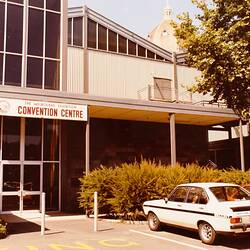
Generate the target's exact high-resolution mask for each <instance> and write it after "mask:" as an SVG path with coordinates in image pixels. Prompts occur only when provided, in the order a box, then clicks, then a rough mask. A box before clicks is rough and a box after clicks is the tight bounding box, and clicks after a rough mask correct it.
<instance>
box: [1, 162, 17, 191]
mask: <svg viewBox="0 0 250 250" xmlns="http://www.w3.org/2000/svg"><path fill="white" fill-rule="evenodd" d="M19 190H20V165H3V191H19Z"/></svg>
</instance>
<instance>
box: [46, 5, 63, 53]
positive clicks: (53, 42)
mask: <svg viewBox="0 0 250 250" xmlns="http://www.w3.org/2000/svg"><path fill="white" fill-rule="evenodd" d="M47 2H50V1H47ZM45 44H46V52H45V54H46V57H51V58H60V15H59V14H56V13H51V12H47V13H46V43H45Z"/></svg>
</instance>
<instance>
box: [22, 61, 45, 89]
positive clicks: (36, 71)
mask: <svg viewBox="0 0 250 250" xmlns="http://www.w3.org/2000/svg"><path fill="white" fill-rule="evenodd" d="M42 79H43V59H39V58H31V57H28V59H27V84H26V85H27V87H31V88H42Z"/></svg>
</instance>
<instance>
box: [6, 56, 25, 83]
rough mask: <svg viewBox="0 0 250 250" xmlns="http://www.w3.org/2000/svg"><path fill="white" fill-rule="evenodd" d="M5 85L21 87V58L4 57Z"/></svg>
mask: <svg viewBox="0 0 250 250" xmlns="http://www.w3.org/2000/svg"><path fill="white" fill-rule="evenodd" d="M5 58H6V60H5V83H4V84H5V85H12V86H21V75H22V57H21V56H13V55H6V57H5Z"/></svg>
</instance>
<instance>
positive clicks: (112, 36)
mask: <svg viewBox="0 0 250 250" xmlns="http://www.w3.org/2000/svg"><path fill="white" fill-rule="evenodd" d="M108 40H109V51H114V52H117V34H116V33H115V32H114V31H112V30H109V31H108Z"/></svg>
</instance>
